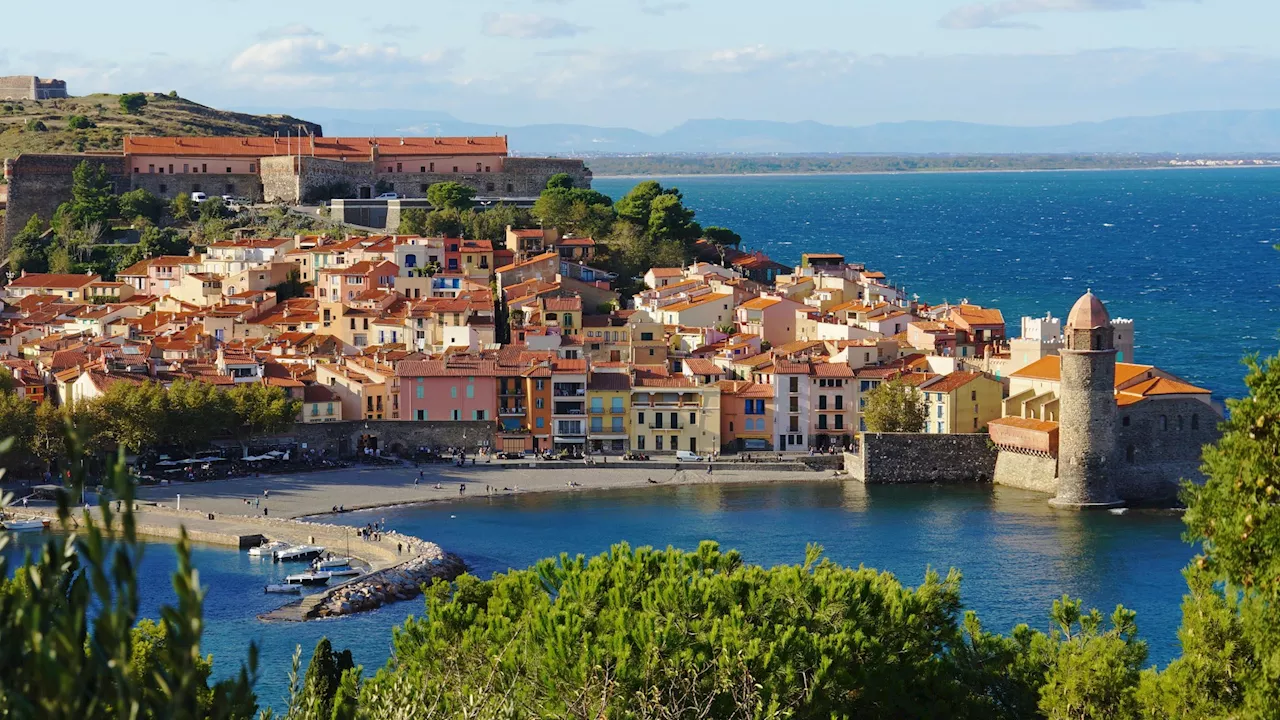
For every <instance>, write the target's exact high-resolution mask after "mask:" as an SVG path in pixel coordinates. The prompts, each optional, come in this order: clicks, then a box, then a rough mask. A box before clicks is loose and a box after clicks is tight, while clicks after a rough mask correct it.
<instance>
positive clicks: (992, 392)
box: [920, 372, 1004, 434]
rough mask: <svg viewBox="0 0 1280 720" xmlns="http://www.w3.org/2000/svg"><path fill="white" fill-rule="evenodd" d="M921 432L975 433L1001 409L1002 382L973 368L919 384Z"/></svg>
mask: <svg viewBox="0 0 1280 720" xmlns="http://www.w3.org/2000/svg"><path fill="white" fill-rule="evenodd" d="M920 393H921V395H923V397H924V402H925V407H926V409H927V410H928V418H927V419H926V421H925V432H929V433H935V434H937V433H976V432H981V431H982V430H985V429H986V427H987V423H988V422H991V421H992V420H995V419H996V418H998V417H1001V416H1002V415H1003V414H1004V413H1003V399H1004V386H1003V385H1001V384H1000V381H999V380H993V379H991V378H989V377H987V376H986V375H983V374H982V373H977V372H953V373H951V374H949V375H943V376H942V377H940V378H938V379H937V380H934V381H933V382H930V383H926V384H925V385H923V386H922V387H921V388H920Z"/></svg>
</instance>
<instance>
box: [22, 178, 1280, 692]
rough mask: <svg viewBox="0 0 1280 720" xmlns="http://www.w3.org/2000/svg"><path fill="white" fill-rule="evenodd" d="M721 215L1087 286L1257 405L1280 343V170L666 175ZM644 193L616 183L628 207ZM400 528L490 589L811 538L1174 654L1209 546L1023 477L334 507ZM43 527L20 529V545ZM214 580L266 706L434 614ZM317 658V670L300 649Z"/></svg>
mask: <svg viewBox="0 0 1280 720" xmlns="http://www.w3.org/2000/svg"><path fill="white" fill-rule="evenodd" d="M659 180H660V181H661V182H663V184H664V185H676V186H678V187H679V188H680V189H681V190H682V191H683V193H684V196H685V199H686V202H687V203H688V204H689V205H690V206H691V207H693V208H694V209H696V210H697V212H698V218H699V220H700V221H701V222H703V224H706V225H723V226H727V227H731V228H733V229H735V230H737V231H738V232H739V233H741V234H742V235H743V237H744V240H745V244H746V246H748V247H751V248H760V249H763V250H765V251H766V252H768V253H769V254H770V255H771V256H772V257H774V258H775V259H777V260H780V261H782V262H788V263H792V262H796V261H798V260H799V255H800V253H801V252H803V251H806V250H813V251H836V252H841V253H844V254H845V255H846V256H847V257H848V258H849V260H851V261H858V262H866V263H867V264H868V266H871V267H874V268H877V269H880V270H883V271H884V272H886V273H887V274H888V275H889V276H890V278H892V279H893V280H894V281H895V282H898V283H899V284H905V285H907V286H908V287H909V288H910V289H911V291H912V292H915V293H918V294H919V295H920V296H921V298H922V299H923V300H927V301H930V302H940V301H943V300H951V301H957V300H960V299H962V298H968V299H969V300H970V301H972V302H976V303H981V304H984V305H994V306H997V307H1000V308H1001V309H1002V310H1003V311H1004V313H1005V319H1006V320H1007V321H1009V322H1010V324H1011V326H1014V327H1015V328H1016V324H1017V318H1018V317H1019V316H1021V315H1043V314H1044V313H1045V312H1053V313H1054V314H1055V315H1058V316H1060V317H1061V316H1063V315H1065V313H1066V312H1067V310H1068V308H1069V307H1070V305H1071V303H1072V302H1074V300H1075V299H1076V298H1077V297H1078V296H1079V295H1080V294H1081V293H1082V292H1083V291H1084V289H1085V288H1086V287H1092V288H1093V289H1094V291H1095V292H1097V293H1099V294H1100V296H1101V297H1102V298H1103V299H1104V300H1105V301H1106V302H1107V303H1108V305H1109V307H1110V309H1111V312H1112V314H1113V315H1114V316H1120V317H1129V318H1133V319H1134V321H1135V324H1136V339H1137V345H1138V347H1137V357H1136V359H1137V360H1138V361H1139V362H1147V363H1152V364H1156V365H1159V366H1161V367H1164V368H1166V369H1168V370H1170V371H1172V372H1174V373H1177V374H1179V375H1181V376H1183V377H1186V378H1187V379H1189V380H1191V381H1193V382H1197V383H1200V384H1202V385H1204V386H1206V387H1209V388H1211V389H1212V390H1213V391H1214V392H1215V394H1217V395H1218V397H1220V398H1221V397H1224V396H1235V395H1239V394H1241V393H1242V392H1243V386H1242V383H1241V377H1242V368H1241V367H1240V365H1239V358H1240V357H1241V356H1243V355H1245V354H1247V353H1249V352H1262V353H1275V352H1276V351H1277V349H1278V348H1280V342H1278V341H1277V339H1276V337H1277V336H1276V328H1277V327H1278V326H1280V303H1278V302H1277V299H1278V295H1277V288H1278V287H1280V256H1278V255H1277V253H1276V252H1275V250H1273V249H1272V246H1273V245H1274V244H1276V243H1277V242H1280V170H1269V169H1259V170H1214V171H1185V172H1184V171H1176V172H1174V171H1170V172H1092V173H1091V172H1070V173H1066V172H1064V173H1003V174H1002V173H991V174H986V173H983V174H964V175H897V176H894V175H879V176H871V175H858V176H807V177H778V176H765V177H716V178H711V177H698V178H660V179H659ZM635 182H636V181H635V180H624V179H600V180H598V181H597V182H596V184H595V186H596V188H597V189H599V190H601V191H602V192H605V193H607V194H609V195H611V196H613V197H614V198H617V197H620V196H621V195H622V194H623V193H625V192H626V191H627V190H628V189H629V188H630V187H632V186H633V185H634V184H635ZM383 517H385V518H386V520H387V523H388V524H389V525H390V526H391V527H394V528H396V529H399V530H402V531H405V532H408V533H411V534H415V535H418V536H420V537H424V538H429V539H431V540H434V541H437V542H439V543H440V544H441V545H443V546H444V547H445V548H447V549H450V550H452V551H455V552H458V553H460V554H461V555H462V556H463V557H464V558H465V559H466V560H467V561H468V563H469V564H470V565H471V566H472V568H473V569H474V571H475V572H476V573H477V574H479V575H481V576H482V577H487V576H488V575H490V574H491V573H493V572H501V571H505V570H507V569H509V568H523V567H527V566H528V565H530V564H531V563H533V562H534V561H536V560H538V559H541V558H544V557H548V556H552V555H556V554H558V553H561V552H569V553H572V554H576V553H585V554H596V553H599V552H603V551H605V550H607V549H608V548H609V546H610V545H611V544H613V543H616V542H619V541H624V540H625V541H628V542H631V543H632V544H633V545H642V544H649V545H655V546H659V547H665V546H668V545H672V546H676V547H680V548H684V549H693V548H694V547H696V546H697V543H698V542H699V541H700V540H703V539H712V540H717V541H719V542H720V543H721V544H722V546H723V547H725V548H736V549H738V550H740V551H742V552H743V554H744V555H745V557H746V558H747V560H748V561H750V562H755V563H761V564H764V565H774V564H778V563H797V562H801V561H802V560H803V557H804V547H805V543H807V542H817V543H819V544H822V545H823V546H825V548H826V552H827V556H828V557H830V558H832V559H833V560H835V561H837V562H840V563H842V564H847V565H858V564H866V565H868V566H871V567H876V568H880V569H884V570H888V571H891V572H893V573H895V574H896V575H897V576H898V577H899V579H900V580H902V582H904V583H905V584H908V585H915V584H917V583H918V582H919V581H920V580H921V578H923V576H924V572H925V570H926V568H928V567H934V568H937V569H939V570H942V571H944V572H945V570H946V569H947V568H949V567H957V568H959V569H961V570H962V571H964V573H965V580H964V585H963V591H962V595H963V599H964V602H965V604H966V606H967V607H969V608H972V609H975V610H977V611H978V612H979V614H980V616H981V618H982V620H983V622H984V624H985V626H986V627H987V628H988V629H990V630H995V631H1000V632H1007V631H1008V630H1009V629H1011V628H1012V627H1013V626H1014V625H1015V624H1017V623H1020V622H1027V623H1031V624H1033V625H1037V626H1041V627H1043V626H1044V625H1045V620H1046V617H1047V612H1048V608H1049V605H1050V603H1051V602H1052V600H1053V599H1054V598H1056V597H1060V596H1061V595H1062V594H1064V593H1065V594H1069V595H1072V596H1075V597H1081V598H1083V599H1084V600H1085V601H1086V603H1087V604H1088V605H1090V606H1096V607H1098V608H1100V609H1102V610H1104V611H1110V610H1111V609H1112V608H1114V606H1115V605H1116V604H1117V603H1121V604H1124V605H1126V606H1128V607H1132V608H1134V609H1136V610H1137V611H1138V622H1139V627H1140V629H1141V634H1142V636H1143V637H1144V638H1145V639H1146V640H1147V641H1148V642H1149V643H1150V647H1151V661H1152V662H1156V663H1164V662H1167V661H1168V660H1169V659H1170V658H1171V657H1173V656H1175V655H1176V654H1177V652H1178V648H1177V640H1176V635H1175V631H1176V628H1177V625H1178V621H1179V603H1180V601H1181V596H1182V593H1183V591H1184V590H1185V586H1184V583H1183V581H1182V577H1181V575H1180V572H1179V571H1180V570H1181V568H1182V567H1183V566H1184V565H1185V564H1186V562H1187V561H1188V560H1189V558H1190V557H1191V555H1192V552H1193V551H1192V548H1191V547H1190V546H1188V545H1186V544H1184V543H1183V542H1181V540H1180V533H1181V530H1182V524H1181V521H1180V520H1179V518H1177V517H1176V516H1173V515H1167V514H1149V513H1129V514H1127V515H1123V516H1117V515H1110V514H1105V513H1103V514H1095V513H1074V512H1056V511H1053V510H1051V509H1049V507H1048V506H1047V505H1046V504H1045V502H1044V498H1043V497H1042V496H1038V495H1034V494H1028V493H1022V492H1018V491H1012V490H1008V489H1004V488H999V489H992V488H933V487H908V488H870V489H864V488H862V487H861V486H858V485H854V484H838V483H806V484H788V485H757V486H690V487H660V488H646V489H644V490H621V491H615V492H591V493H573V494H567V495H566V494H543V495H528V496H522V497H518V498H502V499H494V500H481V499H471V500H467V501H464V502H461V503H453V504H438V505H434V506H422V507H413V508H397V509H388V510H385V511H377V512H370V513H357V514H348V515H343V516H340V517H337V518H334V521H335V522H342V523H349V524H352V525H363V524H364V523H366V522H369V521H370V520H371V519H377V518H383ZM36 541H38V538H25V539H23V540H22V543H21V545H18V546H15V547H13V548H11V549H10V550H9V551H7V552H8V553H9V554H10V555H11V556H12V555H13V554H14V553H17V552H19V551H20V550H21V549H22V547H23V546H28V547H29V546H30V544H31V543H32V542H36ZM195 564H196V567H197V568H199V569H200V572H201V580H202V582H203V584H204V585H205V586H206V587H207V588H208V597H207V600H206V606H205V614H206V620H207V629H206V634H205V644H204V649H205V651H206V652H210V653H213V654H214V656H215V668H216V671H217V672H218V673H219V674H226V673H231V672H233V671H235V670H236V668H237V667H238V663H239V661H240V659H241V658H243V657H244V654H245V650H246V648H247V646H248V643H249V642H250V641H256V642H257V643H258V644H259V646H260V648H261V649H262V662H261V672H262V674H261V679H260V681H259V686H258V687H259V695H260V697H261V698H262V700H263V701H264V702H266V703H274V704H276V705H279V704H280V700H281V699H282V698H283V697H284V694H285V683H286V673H287V671H288V666H289V659H290V657H291V655H292V653H293V648H294V647H295V646H296V645H299V644H301V645H302V646H303V648H304V656H305V657H309V656H310V652H311V649H312V648H313V647H314V645H315V643H316V641H317V640H319V638H320V637H321V636H323V635H328V636H329V637H330V638H331V639H332V640H333V641H334V643H335V645H336V646H337V647H349V648H351V649H352V650H353V652H354V653H355V655H356V658H357V661H358V662H360V663H363V664H364V665H365V667H366V668H370V669H372V668H376V667H378V666H380V665H381V664H382V663H383V662H384V661H385V660H386V658H387V655H388V653H389V650H390V638H391V628H392V627H394V626H396V625H398V624H400V623H402V622H403V621H404V620H405V619H406V618H407V617H409V616H410V615H412V614H415V613H418V612H419V611H420V610H421V607H422V606H421V604H420V603H419V602H416V601H415V602H407V603H400V604H397V605H393V606H389V607H386V608H383V609H381V610H378V611H376V612H373V613H368V614H365V615H360V616H355V617H351V618H343V619H339V620H332V621H321V622H312V623H305V624H293V623H275V624H266V623H261V622H258V621H257V620H256V619H255V618H256V615H257V614H258V613H261V612H263V611H264V610H267V609H270V608H272V607H275V606H277V605H279V604H282V603H283V602H284V600H283V599H282V598H281V597H279V596H267V595H264V594H263V593H262V590H261V588H262V585H264V584H266V583H267V582H271V581H274V580H276V579H277V578H278V577H279V576H280V573H281V571H282V568H280V567H279V566H275V565H273V564H271V563H260V562H255V561H253V560H250V559H249V558H248V557H247V556H246V555H245V554H243V553H236V552H231V551H227V550H224V549H219V548H210V547H197V548H196V550H195ZM175 566H176V562H175V557H174V550H173V548H172V547H170V546H168V545H163V544H151V545H148V547H147V553H146V556H145V557H144V559H143V562H142V564H141V567H140V575H141V580H140V582H141V585H142V587H143V588H144V592H143V606H144V607H143V612H144V614H146V615H152V616H154V615H155V614H156V608H158V607H159V605H160V604H162V603H168V602H172V600H173V596H174V594H173V590H172V587H171V583H170V577H169V576H170V574H171V573H172V571H173V568H174V567H175ZM305 657H304V659H305Z"/></svg>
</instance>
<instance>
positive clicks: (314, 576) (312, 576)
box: [284, 572, 332, 585]
mask: <svg viewBox="0 0 1280 720" xmlns="http://www.w3.org/2000/svg"><path fill="white" fill-rule="evenodd" d="M330 577H332V573H327V572H305V573H298V574H297V575H289V576H288V577H286V578H285V579H284V581H285V582H287V583H289V584H291V585H328V584H329V578H330Z"/></svg>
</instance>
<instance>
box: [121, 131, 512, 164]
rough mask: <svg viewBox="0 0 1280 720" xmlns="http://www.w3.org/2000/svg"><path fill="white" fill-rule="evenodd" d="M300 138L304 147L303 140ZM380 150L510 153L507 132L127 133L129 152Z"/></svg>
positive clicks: (356, 154)
mask: <svg viewBox="0 0 1280 720" xmlns="http://www.w3.org/2000/svg"><path fill="white" fill-rule="evenodd" d="M300 142H301V147H300V146H299V143H300ZM375 149H376V151H377V153H378V155H380V156H383V157H389V156H400V157H406V156H407V157H414V156H419V155H430V156H450V155H506V154H507V138H506V136H503V135H499V136H483V137H470V138H466V137H440V138H429V137H407V138H399V137H373V138H358V137H331V138H326V137H317V138H304V139H302V140H301V141H299V139H298V138H296V137H295V138H291V139H290V138H277V137H125V139H124V152H125V154H126V155H176V156H179V157H187V156H212V157H250V158H252V157H269V156H272V155H289V154H297V153H298V152H299V150H301V152H302V153H303V154H306V155H313V156H315V157H322V158H329V159H347V160H355V161H364V162H367V161H368V160H369V158H370V157H371V156H372V154H373V152H374V150H375Z"/></svg>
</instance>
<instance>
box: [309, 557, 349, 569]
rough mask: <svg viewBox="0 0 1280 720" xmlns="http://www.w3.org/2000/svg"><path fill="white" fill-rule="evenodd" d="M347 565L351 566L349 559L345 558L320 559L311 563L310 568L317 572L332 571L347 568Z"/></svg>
mask: <svg viewBox="0 0 1280 720" xmlns="http://www.w3.org/2000/svg"><path fill="white" fill-rule="evenodd" d="M349 565H351V558H345V557H331V558H320V559H317V560H316V561H315V562H313V563H311V567H313V568H315V569H317V570H333V569H337V568H344V567H348V566H349Z"/></svg>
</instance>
